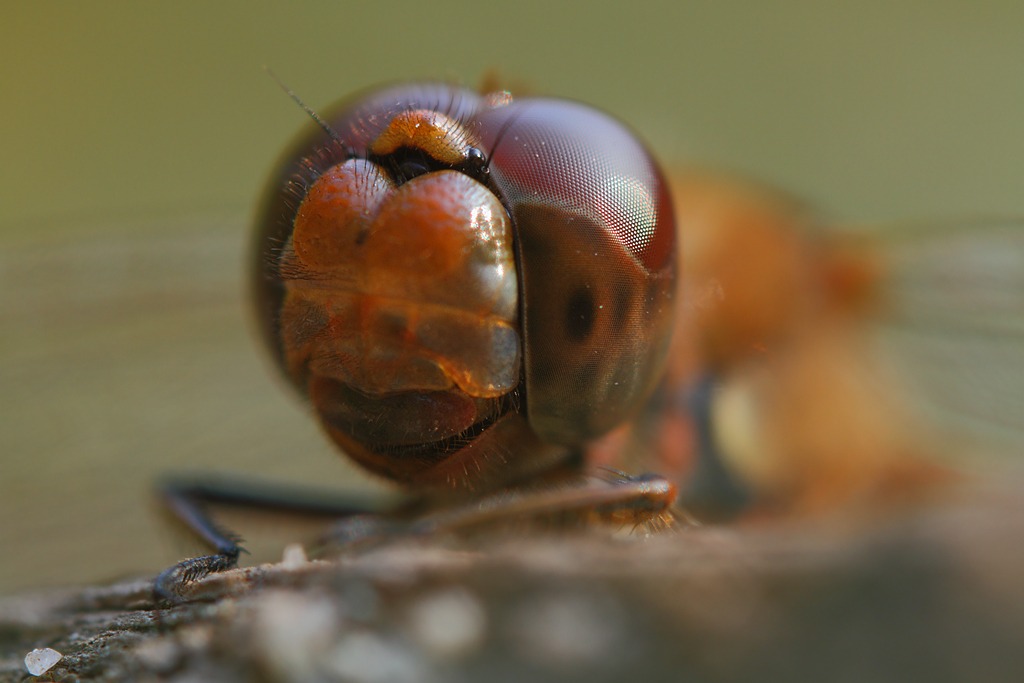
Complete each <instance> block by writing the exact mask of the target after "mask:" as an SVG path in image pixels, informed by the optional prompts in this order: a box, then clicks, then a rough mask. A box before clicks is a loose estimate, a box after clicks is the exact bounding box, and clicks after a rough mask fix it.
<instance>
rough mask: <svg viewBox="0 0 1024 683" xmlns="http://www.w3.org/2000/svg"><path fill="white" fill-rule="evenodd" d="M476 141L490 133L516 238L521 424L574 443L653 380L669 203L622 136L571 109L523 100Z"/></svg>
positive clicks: (615, 417) (635, 403)
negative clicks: (524, 418) (525, 417)
mask: <svg viewBox="0 0 1024 683" xmlns="http://www.w3.org/2000/svg"><path fill="white" fill-rule="evenodd" d="M483 129H484V130H485V131H500V132H499V133H496V134H495V139H494V141H493V145H494V146H493V152H492V154H491V159H490V167H489V168H490V172H491V176H492V178H493V181H494V184H495V186H496V187H497V188H498V189H499V191H500V192H501V193H502V195H503V196H504V197H505V199H506V203H507V205H508V206H509V207H510V210H511V213H512V218H513V220H514V221H515V225H516V235H517V237H518V239H519V252H520V254H519V255H520V259H519V261H520V279H521V282H522V284H521V286H522V290H523V303H522V308H523V334H524V338H525V352H524V356H525V368H526V395H527V410H528V412H529V419H530V425H531V426H532V427H533V428H534V430H535V431H536V432H537V433H538V434H539V435H540V436H541V437H542V438H544V439H545V440H547V441H549V442H552V443H561V444H566V445H571V444H579V443H583V442H585V441H587V440H589V439H592V438H594V437H596V436H599V435H601V434H603V433H604V432H606V431H608V430H610V429H612V428H613V427H615V426H616V425H618V424H620V423H621V422H622V421H623V420H625V419H627V418H628V417H629V416H630V415H631V414H632V413H633V412H634V411H635V410H637V409H639V407H640V406H641V405H642V404H643V403H644V401H646V399H647V397H648V396H649V395H650V392H651V391H652V390H653V388H654V386H655V384H656V382H657V381H658V379H659V378H660V376H661V372H662V368H663V364H664V359H665V354H666V353H667V350H668V342H669V339H670V335H671V330H672V321H673V314H674V307H675V300H674V299H675V277H676V272H675V253H676V251H675V222H674V218H673V213H672V207H671V203H670V200H669V195H668V190H667V187H666V185H665V182H664V179H663V177H662V175H661V173H660V171H659V170H658V168H657V166H656V165H655V163H654V161H653V160H652V159H651V157H650V155H649V154H648V153H647V151H646V150H645V149H644V147H643V146H642V145H641V144H640V143H639V142H638V141H637V139H636V138H635V137H634V136H633V135H632V134H631V133H630V132H629V131H628V130H626V128H625V127H624V126H622V124H620V123H618V122H617V121H614V120H613V119H611V118H610V117H608V116H606V115H604V114H602V113H600V112H597V111H595V110H593V109H590V108H588V107H584V106H582V105H579V104H575V103H572V102H564V101H559V100H527V101H523V102H520V103H518V104H512V105H510V106H506V107H502V108H499V109H495V110H494V111H493V112H491V113H490V114H489V115H487V116H485V117H484V127H483ZM484 142H485V145H486V143H487V142H490V140H488V139H487V137H486V136H485V137H484ZM485 148H486V147H485Z"/></svg>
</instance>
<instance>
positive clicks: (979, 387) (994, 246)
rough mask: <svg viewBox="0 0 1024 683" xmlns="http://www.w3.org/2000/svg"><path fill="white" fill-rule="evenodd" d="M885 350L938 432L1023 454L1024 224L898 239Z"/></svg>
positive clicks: (890, 241)
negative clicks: (888, 352) (935, 425)
mask: <svg viewBox="0 0 1024 683" xmlns="http://www.w3.org/2000/svg"><path fill="white" fill-rule="evenodd" d="M883 242H884V244H885V250H884V255H883V258H884V260H885V264H884V265H885V272H886V273H887V278H886V282H885V285H886V288H887V291H886V292H885V295H886V304H887V310H886V313H887V315H886V316H885V319H884V322H883V326H882V340H883V343H884V344H885V345H886V346H887V347H888V348H889V350H891V351H892V352H893V353H894V354H895V358H896V359H897V360H898V362H899V368H900V371H901V372H902V374H903V375H905V377H906V379H907V381H908V384H909V385H910V387H911V389H912V390H913V391H915V392H916V393H917V394H918V395H919V396H918V397H919V398H920V400H921V403H922V405H923V406H924V407H925V410H926V411H927V412H928V413H929V416H930V417H932V418H933V419H934V420H935V421H936V424H938V425H939V426H940V427H941V428H942V429H943V430H946V429H948V430H949V432H950V434H951V435H952V436H956V437H960V438H962V439H965V440H966V441H967V442H968V443H972V444H983V445H984V446H985V450H986V451H992V450H996V451H1000V452H1010V451H1013V452H1016V453H1019V452H1020V451H1021V448H1022V447H1024V220H1012V221H1011V220H1003V221H997V220H979V221H973V222H961V223H958V224H947V225H935V226H922V227H919V228H915V229H903V230H897V231H889V232H887V233H886V234H885V236H884V237H883Z"/></svg>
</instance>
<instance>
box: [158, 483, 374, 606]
mask: <svg viewBox="0 0 1024 683" xmlns="http://www.w3.org/2000/svg"><path fill="white" fill-rule="evenodd" d="M158 495H159V497H160V500H161V502H162V503H163V504H164V505H165V506H166V508H167V510H168V511H169V512H170V513H171V514H173V515H174V517H175V518H176V519H177V520H178V521H180V522H181V523H183V524H184V525H185V526H186V527H188V528H189V529H190V530H191V531H192V532H193V533H194V534H196V535H197V536H198V537H199V538H200V539H202V540H203V541H204V542H205V543H206V544H207V545H208V546H209V547H210V548H211V549H212V550H213V551H214V554H212V555H206V556H203V557H194V558H190V559H187V560H184V561H182V562H179V563H178V564H176V565H174V566H172V567H170V568H168V569H166V570H164V571H163V572H161V573H160V575H159V576H157V578H156V579H155V581H154V582H153V593H154V595H155V596H156V598H157V599H160V600H168V601H170V602H173V603H178V602H182V601H184V600H185V599H186V598H185V588H186V586H188V585H189V584H191V583H193V582H195V581H198V580H199V579H202V578H203V577H205V576H208V575H210V574H214V573H216V572H222V571H225V570H228V569H232V568H233V567H235V566H236V565H237V564H238V557H239V555H240V554H241V553H244V552H246V550H245V549H244V548H243V547H242V546H241V545H240V544H241V542H242V539H241V538H240V537H239V536H238V535H237V534H235V533H233V532H231V531H229V530H226V529H224V528H223V527H221V526H220V525H219V524H218V523H217V522H216V520H214V518H213V517H212V516H211V515H210V513H209V511H208V506H209V505H211V504H218V505H228V506H234V507H245V508H250V509H272V510H280V511H285V512H291V513H297V514H301V515H307V516H315V517H324V518H331V519H336V518H339V517H347V516H352V515H362V514H366V513H378V512H380V511H381V509H382V506H381V505H380V503H379V502H374V501H372V500H369V499H359V498H358V497H356V496H351V495H338V494H335V493H327V492H323V491H313V490H310V489H306V488H301V487H288V486H281V485H275V486H268V485H266V484H260V483H255V482H242V481H230V480H227V479H220V478H213V477H207V478H204V479H198V478H180V479H167V480H165V481H164V482H162V483H161V484H160V486H159V487H158Z"/></svg>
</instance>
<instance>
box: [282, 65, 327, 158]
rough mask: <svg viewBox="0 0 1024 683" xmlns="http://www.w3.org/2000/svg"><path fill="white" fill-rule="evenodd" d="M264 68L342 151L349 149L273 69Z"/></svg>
mask: <svg viewBox="0 0 1024 683" xmlns="http://www.w3.org/2000/svg"><path fill="white" fill-rule="evenodd" d="M263 68H264V69H265V70H266V72H267V73H268V74H270V77H271V78H273V79H274V80H275V81H277V84H278V85H279V86H281V90H284V91H285V92H286V93H288V97H290V98H292V99H293V100H295V101H296V102H297V103H298V105H299V106H300V107H302V108H303V109H305V110H306V113H307V114H309V115H310V117H311V118H312V119H313V120H314V121H316V122H317V123H318V124H320V127H321V128H323V129H324V130H325V131H327V134H328V135H330V136H331V138H332V139H333V140H334V141H335V142H337V143H338V144H339V145H341V148H342V149H347V147H346V145H345V142H344V141H343V140H342V139H341V136H340V135H338V134H337V133H335V132H334V129H333V128H331V127H330V126H329V125H328V124H327V122H326V121H324V120H323V119H322V118H320V115H319V114H317V113H316V112H315V111H313V110H312V109H310V108H309V107H308V106H306V103H305V102H303V101H302V100H301V99H300V98H299V96H298V95H296V94H295V93H294V92H292V90H291V88H289V87H288V86H287V85H285V84H284V82H283V81H282V80H281V79H280V78H278V77H277V74H275V73H274V72H273V70H272V69H271V68H270V67H269V66H266V65H264V67H263Z"/></svg>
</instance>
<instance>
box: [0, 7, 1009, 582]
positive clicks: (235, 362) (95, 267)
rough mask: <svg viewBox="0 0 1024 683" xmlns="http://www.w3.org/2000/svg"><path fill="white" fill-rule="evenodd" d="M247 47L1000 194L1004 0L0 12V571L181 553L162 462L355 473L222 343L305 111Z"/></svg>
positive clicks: (282, 67)
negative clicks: (265, 191)
mask: <svg viewBox="0 0 1024 683" xmlns="http://www.w3.org/2000/svg"><path fill="white" fill-rule="evenodd" d="M265 64H266V65H270V66H272V67H273V68H274V69H275V71H276V72H277V73H278V74H279V75H280V76H281V78H282V79H283V80H284V81H285V82H287V83H288V84H289V86H290V87H291V88H293V89H294V90H295V91H296V92H297V93H299V94H300V95H301V96H302V97H303V98H304V99H305V100H306V101H307V103H308V104H310V105H311V106H312V107H314V108H317V109H322V108H324V107H326V106H327V105H328V104H329V103H331V102H332V101H334V100H335V99H337V98H339V97H340V96H342V95H344V94H346V93H348V92H350V91H352V90H355V89H357V88H362V87H365V86H369V85H372V84H374V83H378V82H381V81H393V80H396V79H415V78H439V79H444V80H450V81H457V82H461V83H465V84H467V85H470V86H474V85H476V84H477V83H478V82H479V81H480V79H481V77H482V75H483V74H484V73H485V72H487V71H488V70H491V69H496V70H498V72H499V73H500V74H502V75H503V76H505V77H506V78H508V79H509V80H510V81H514V82H524V83H527V84H529V85H530V86H531V87H533V88H534V89H535V90H536V91H537V92H541V93H545V94H556V95H562V96H566V97H571V98H575V99H579V100H583V101H587V102H590V103H592V104H595V105H597V106H599V107H601V108H603V109H606V110H608V111H610V112H612V113H613V114H615V115H617V116H619V117H620V118H622V119H624V120H625V121H628V122H629V123H630V124H631V125H632V126H633V127H634V128H635V129H637V130H638V131H639V132H640V134H641V135H642V136H643V137H644V138H646V139H647V140H648V141H649V142H650V144H651V145H652V146H653V147H654V148H655V149H656V150H657V151H658V152H659V154H660V156H661V157H662V158H663V159H664V160H665V161H667V162H671V163H676V164H689V165H702V166H712V167H719V168H726V169H736V170H739V171H742V172H745V173H748V174H751V175H754V176H756V177H760V178H763V179H766V180H768V181H770V182H773V183H775V184H777V185H780V186H782V187H785V188H788V189H790V190H792V191H793V192H795V193H797V194H798V195H800V196H803V197H805V198H808V199H810V200H812V201H813V202H814V203H816V204H817V205H819V206H821V207H823V209H824V210H825V211H826V212H828V213H830V214H831V215H833V216H835V217H836V218H838V219H840V220H845V221H858V222H860V221H889V220H897V221H898V220H904V219H909V218H922V217H947V218H948V217H956V216H973V215H976V214H979V213H984V214H991V213H998V214H1015V215H1021V214H1024V192H1022V189H1024V116H1022V112H1024V3H1020V2H1016V1H1010V0H1007V1H1005V2H998V1H990V2H966V1H965V2H952V1H939V0H933V1H928V2H926V1H923V0H922V1H917V2H891V1H889V2H880V1H869V0H859V1H856V2H854V1H845V2H830V3H822V2H816V1H814V0H789V1H785V2H772V3H768V2H728V1H718V2H701V3H692V2H662V3H642V2H633V3H617V2H616V3H613V2H605V1H603V0H602V1H600V2H588V3H557V2H550V1H546V2H535V1H519V2H515V3H504V4H498V3H480V2H476V3H468V2H467V3H456V2H445V1H440V0H434V1H433V2H429V3H389V2H381V1H380V0H376V1H375V2H361V3H353V2H345V3H326V2H325V3H287V4H284V3H281V4H270V3H256V2H246V3H240V2H238V3H235V2H221V3H199V2H177V3H173V4H172V3H167V4H161V5H156V4H144V3H127V2H125V3H114V2H104V3H19V4H14V3H8V6H6V7H5V8H4V9H3V10H2V11H0V97H2V101H3V105H2V107H0V154H2V159H3V163H2V164H0V174H2V177H0V231H2V240H0V245H2V246H0V283H2V284H0V287H2V292H3V296H2V297H0V298H2V300H3V301H2V302H0V330H2V332H0V592H6V591H11V590H16V589H21V588H25V587H31V586H43V585H53V584H60V583H67V582H71V581H78V582H84V581H95V580H103V579H109V578H114V577H117V576H120V575H124V574H128V573H132V572H152V571H156V570H158V569H160V568H162V566H164V565H167V564H169V563H171V562H173V561H176V560H177V559H179V558H180V557H181V556H182V555H183V554H188V553H192V552H195V550H196V549H197V548H196V546H194V545H191V544H189V543H187V542H185V541H183V540H182V539H181V538H179V536H178V535H177V534H176V533H174V532H172V531H171V530H170V527H168V526H167V525H166V524H164V523H163V522H162V520H161V519H160V518H159V516H158V515H157V514H156V513H155V511H154V509H153V506H152V505H151V500H150V493H149V491H150V488H149V487H150V484H151V482H152V481H153V479H154V478H155V477H156V476H157V475H158V474H159V473H161V472H165V471H174V470H178V469H182V468H185V469H212V470H218V471H239V472H248V473H251V474H253V475H259V476H266V477H278V478H284V479H287V480H290V481H295V482H303V481H306V482H317V483H321V484H328V483H337V485H338V486H341V487H350V488H363V487H369V486H372V484H371V483H370V482H369V481H368V480H367V479H366V478H365V477H362V476H361V475H359V474H358V473H355V472H354V471H353V470H352V469H351V468H349V467H348V466H347V465H346V464H345V463H344V462H343V461H342V460H341V459H340V458H338V457H337V456H336V455H335V454H334V453H333V451H332V449H331V448H330V447H329V446H328V445H327V444H326V443H324V441H323V439H322V438H321V437H320V435H319V434H318V432H317V430H316V428H315V426H314V425H313V424H312V422H311V421H310V420H309V419H308V418H307V417H306V415H305V414H304V412H303V409H302V407H301V405H299V404H298V402H297V401H295V400H294V398H293V397H292V396H290V395H289V394H288V393H287V391H285V390H284V389H283V388H282V387H281V386H280V383H278V382H275V381H274V378H273V376H272V375H271V374H270V373H269V372H267V371H266V368H265V363H264V362H263V361H262V356H260V355H259V353H258V350H257V349H256V348H255V347H254V344H252V342H251V339H250V334H249V324H248V319H247V313H246V310H245V308H244V305H243V300H244V285H243V283H242V272H243V268H242V262H243V255H244V254H243V252H244V249H245V240H246V224H247V222H248V220H249V217H250V213H251V211H252V207H253V206H254V203H255V201H256V198H257V196H258V194H259V189H260V186H261V184H262V183H263V180H264V177H265V174H266V173H267V172H268V170H269V169H270V166H271V164H272V163H273V161H274V160H275V158H276V156H277V154H278V153H279V151H280V150H281V148H282V147H283V146H284V145H285V143H286V142H287V141H288V139H289V138H290V137H291V136H292V135H293V134H294V133H295V131H296V130H297V129H298V128H299V127H300V126H303V125H305V123H306V117H305V115H304V114H303V113H302V112H301V110H299V108H298V107H296V106H295V104H294V103H292V102H291V101H290V100H289V99H288V98H287V97H286V96H285V95H283V94H282V93H281V91H280V90H279V89H278V87H277V86H276V85H275V84H274V83H273V82H272V81H271V79H270V78H269V77H268V76H267V75H266V74H265V73H264V71H263V69H262V67H263V65H265ZM238 523H239V524H240V525H241V526H242V527H243V531H247V530H248V529H249V528H252V527H251V524H250V525H249V526H248V527H247V525H246V524H244V523H242V522H241V521H239V522H238ZM264 526H265V525H260V526H259V528H258V531H257V530H256V529H253V535H259V536H260V537H261V538H263V537H266V538H267V539H268V540H266V541H264V542H256V543H255V544H254V545H253V548H254V549H255V556H256V558H257V559H262V558H264V557H272V556H273V555H274V554H275V553H277V552H279V545H276V543H278V542H279V540H280V539H282V538H286V537H288V536H289V534H291V530H290V529H285V528H279V529H277V530H276V531H272V532H268V533H264V528H263V527H264ZM275 533H276V536H275ZM275 538H276V539H277V540H276V541H275V540H272V539H275Z"/></svg>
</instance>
